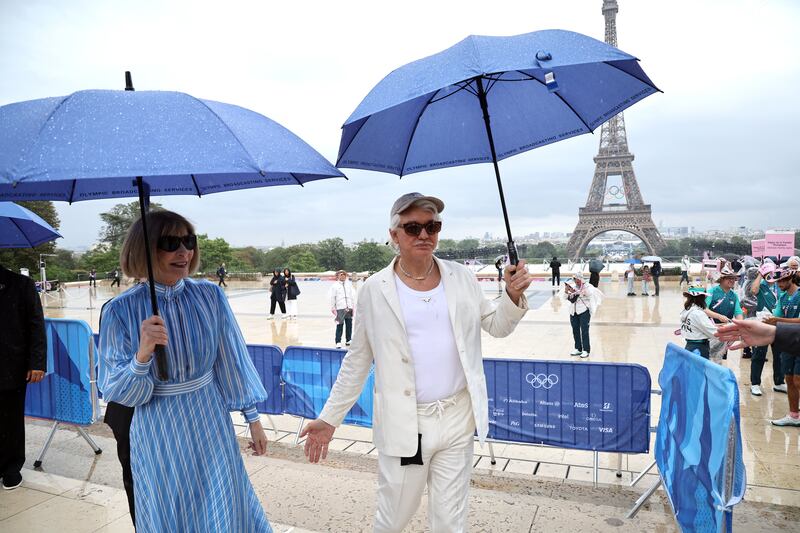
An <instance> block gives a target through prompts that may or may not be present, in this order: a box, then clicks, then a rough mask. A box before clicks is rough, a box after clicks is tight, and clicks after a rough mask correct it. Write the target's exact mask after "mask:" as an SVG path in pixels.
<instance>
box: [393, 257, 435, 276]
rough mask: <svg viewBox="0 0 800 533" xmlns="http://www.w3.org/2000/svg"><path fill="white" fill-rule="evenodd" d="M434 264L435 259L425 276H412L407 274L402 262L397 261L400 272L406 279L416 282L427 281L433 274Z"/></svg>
mask: <svg viewBox="0 0 800 533" xmlns="http://www.w3.org/2000/svg"><path fill="white" fill-rule="evenodd" d="M434 263H435V261H434V260H433V259H431V266H430V267H428V271H427V272H425V275H424V276H412V275H411V274H409V273H408V272H406V269H405V268H403V262H402V261H401V260H399V259H398V260H397V266H399V267H400V272H402V273H403V275H404V276H405V277H407V278H411V279H413V280H416V281H423V280H425V279H427V278H428V276H430V275H431V272H433V264H434Z"/></svg>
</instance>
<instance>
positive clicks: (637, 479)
mask: <svg viewBox="0 0 800 533" xmlns="http://www.w3.org/2000/svg"><path fill="white" fill-rule="evenodd" d="M654 466H656V461H655V459H653V462H652V463H650V464H649V465H648V466H647V468H645V469H644V470H642V472H641V473H640V474H639V475H638V476H636V479H634V480H633V481H631V487H633V486H634V485H636V484H637V483H639V481H641V480H642V478H643V477H644V476H645V474H647V473H648V472H649V471H650V470H651V469H652V468H653V467H654Z"/></svg>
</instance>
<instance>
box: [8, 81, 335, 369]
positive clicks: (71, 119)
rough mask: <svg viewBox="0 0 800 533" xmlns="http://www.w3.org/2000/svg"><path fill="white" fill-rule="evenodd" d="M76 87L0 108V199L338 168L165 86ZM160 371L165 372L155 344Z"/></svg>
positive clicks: (163, 191)
mask: <svg viewBox="0 0 800 533" xmlns="http://www.w3.org/2000/svg"><path fill="white" fill-rule="evenodd" d="M125 78H126V89H125V90H124V91H79V92H76V93H73V94H71V95H69V96H61V97H56V98H43V99H40V100H30V101H27V102H19V103H16V104H9V105H5V106H2V107H0V200H3V199H6V200H12V199H17V200H63V201H67V202H70V203H71V202H77V201H81V200H93V199H97V198H120V197H130V196H138V197H139V206H140V208H141V211H142V225H143V229H144V245H145V251H146V253H147V271H148V279H149V282H150V300H151V305H152V310H153V314H154V315H157V314H158V305H157V302H156V292H155V284H154V279H153V269H152V258H151V257H150V245H149V242H148V240H149V239H148V236H147V218H146V217H145V213H146V206H147V204H148V202H149V197H150V196H151V195H156V196H164V195H175V194H183V195H186V194H192V195H197V196H201V195H203V194H209V193H214V192H221V191H228V190H234V189H248V188H254V187H270V186H274V185H292V184H294V185H303V184H304V183H307V182H309V181H314V180H318V179H324V178H333V177H344V175H343V174H342V173H341V172H340V171H339V170H338V169H336V168H335V167H333V166H332V165H331V164H330V163H329V162H328V161H326V160H325V158H324V157H322V156H321V155H320V154H319V153H318V152H316V151H315V150H314V149H313V148H311V147H310V146H309V145H308V144H306V143H305V142H304V141H303V140H302V139H300V138H299V137H297V136H296V135H294V134H293V133H292V132H290V131H289V130H287V129H286V128H284V127H283V126H281V125H280V124H278V123H277V122H274V121H272V120H270V119H268V118H267V117H265V116H263V115H260V114H258V113H256V112H254V111H250V110H248V109H245V108H242V107H239V106H235V105H230V104H223V103H220V102H214V101H211V100H200V99H197V98H195V97H193V96H189V95H188V94H184V93H178V92H166V91H134V90H133V83H132V82H131V77H130V73H129V72H126V73H125ZM156 364H157V368H158V375H159V378H160V379H162V380H166V379H167V378H168V370H167V367H166V355H165V353H164V349H163V347H160V346H157V347H156Z"/></svg>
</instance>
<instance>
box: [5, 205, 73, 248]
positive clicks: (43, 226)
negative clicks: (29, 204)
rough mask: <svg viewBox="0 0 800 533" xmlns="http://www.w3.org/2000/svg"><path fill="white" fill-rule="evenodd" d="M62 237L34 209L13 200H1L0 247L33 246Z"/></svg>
mask: <svg viewBox="0 0 800 533" xmlns="http://www.w3.org/2000/svg"><path fill="white" fill-rule="evenodd" d="M60 237H61V234H60V233H59V232H57V231H56V230H55V229H53V227H52V226H51V225H50V224H48V223H47V222H45V221H44V220H43V219H42V218H41V217H40V216H39V215H37V214H36V213H34V212H33V211H30V210H29V209H25V208H24V207H22V206H21V205H17V204H15V203H13V202H0V248H33V247H35V246H39V245H40V244H42V243H45V242H48V241H52V240H55V239H58V238H60Z"/></svg>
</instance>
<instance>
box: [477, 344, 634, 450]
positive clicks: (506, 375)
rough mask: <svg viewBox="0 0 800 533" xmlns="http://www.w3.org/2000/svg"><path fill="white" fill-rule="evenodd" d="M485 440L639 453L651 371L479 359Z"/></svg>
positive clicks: (626, 366) (619, 366)
mask: <svg viewBox="0 0 800 533" xmlns="http://www.w3.org/2000/svg"><path fill="white" fill-rule="evenodd" d="M483 368H484V372H485V373H486V387H487V391H488V395H489V438H492V439H497V440H503V441H511V442H524V443H530V444H546V445H549V446H558V447H560V448H574V449H581V450H596V451H602V452H623V453H646V452H647V451H648V449H649V444H650V374H649V372H648V371H647V369H646V368H644V367H643V366H640V365H634V364H615V363H588V362H575V363H573V362H563V361H524V360H513V359H484V361H483Z"/></svg>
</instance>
